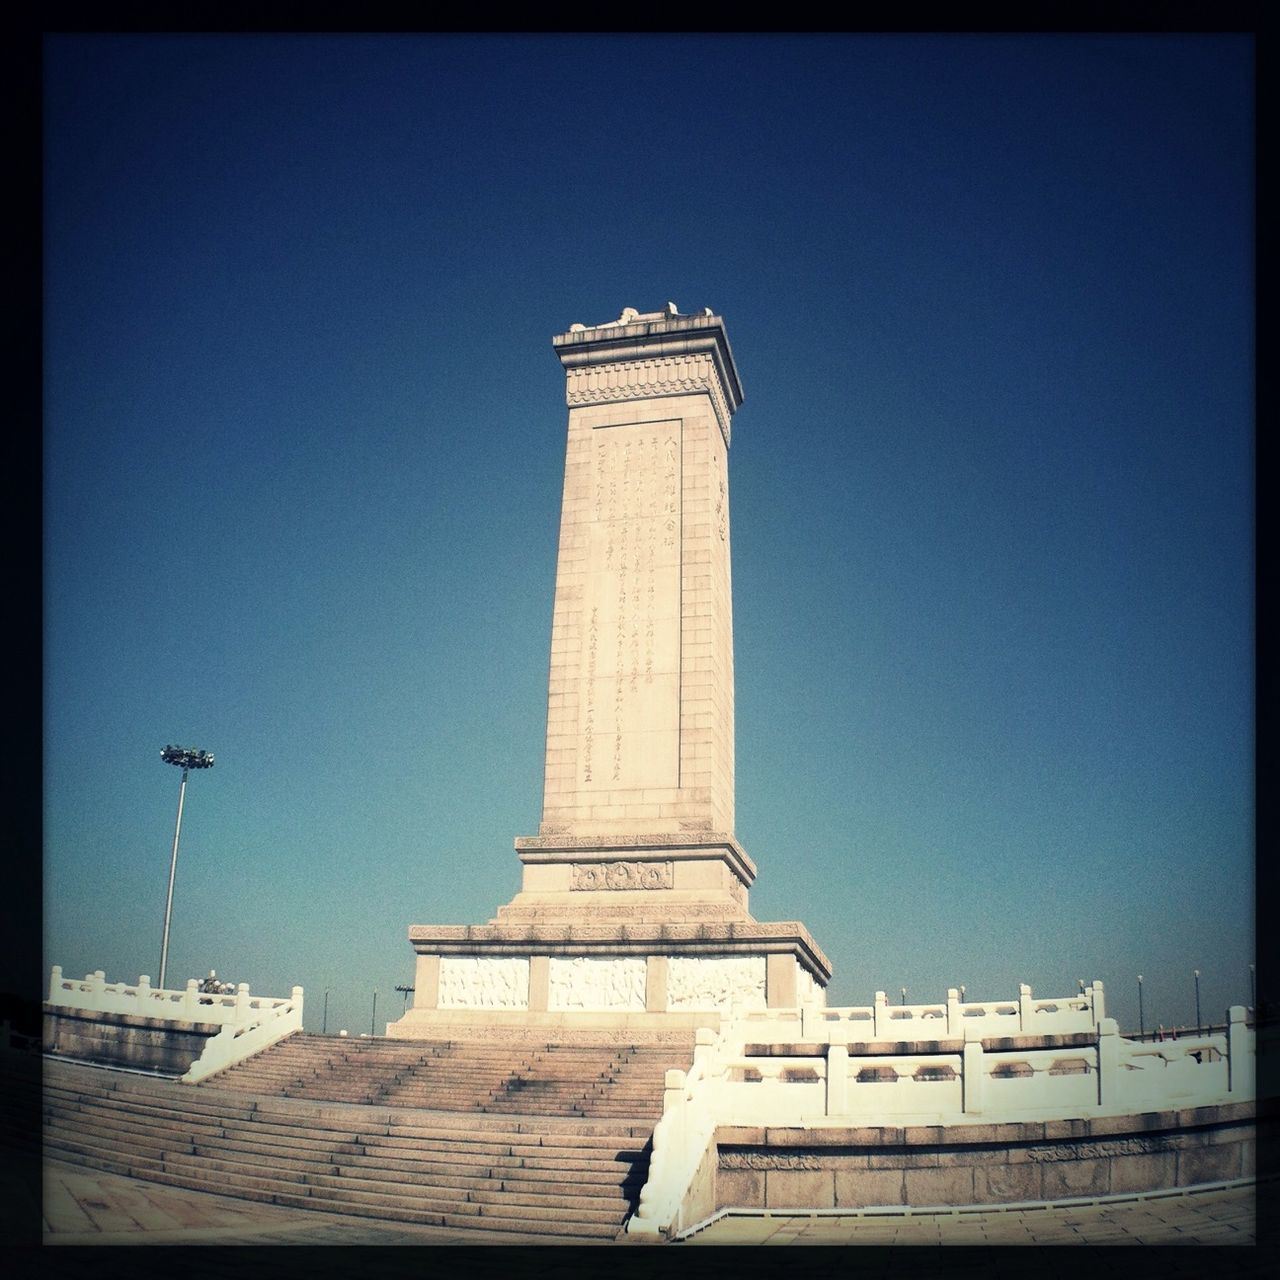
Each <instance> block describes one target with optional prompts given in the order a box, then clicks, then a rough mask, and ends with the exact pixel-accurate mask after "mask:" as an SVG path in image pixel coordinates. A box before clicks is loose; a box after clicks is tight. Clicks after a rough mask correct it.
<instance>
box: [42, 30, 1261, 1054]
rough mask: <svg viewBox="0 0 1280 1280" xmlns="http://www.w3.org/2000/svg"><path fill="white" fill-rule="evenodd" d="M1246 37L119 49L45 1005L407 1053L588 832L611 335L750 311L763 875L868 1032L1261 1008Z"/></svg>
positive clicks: (60, 410) (48, 305)
mask: <svg viewBox="0 0 1280 1280" xmlns="http://www.w3.org/2000/svg"><path fill="white" fill-rule="evenodd" d="M1252 57H1253V51H1252V45H1251V42H1250V41H1249V39H1248V38H1246V37H1171V36H1139V37H1133V36H1128V37H1126V36H1116V37H1099V36H1081V37H1068V36H1043V37H995V36H993V37H978V36H972V37H961V36H949V37H918V36H903V37H889V36H863V37H846V38H841V37H833V36H823V37H820V38H808V37H789V38H788V37H636V36H632V37H571V36H564V37H554V36H543V37H525V38H519V37H511V38H506V37H503V38H483V37H428V36H423V37H399V36H390V37H388V36H336V37H321V36H276V37H273V36H225V37H218V36H190V37H188V36H184V37H176V36H74V37H71V36H66V37H55V38H51V39H49V41H48V42H47V45H46V66H45V74H46V87H45V110H46V117H45V127H46V147H45V175H44V176H45V227H44V230H45V264H44V279H45V371H44V396H45V424H46V435H45V457H44V467H45V481H44V485H45V490H44V498H45V507H44V511H45V517H44V518H45V557H44V571H45V586H44V593H45V637H44V639H45V742H44V752H45V795H44V822H45V852H44V877H45V895H46V901H45V924H44V938H45V950H46V955H45V960H46V965H47V964H51V963H60V964H62V965H63V966H64V968H65V969H66V970H68V971H69V972H71V973H73V974H76V975H79V974H83V973H84V972H86V971H88V970H90V969H94V968H102V969H104V970H106V972H107V974H108V976H109V977H110V978H113V979H118V978H127V979H130V980H132V979H135V978H136V977H137V976H138V974H139V973H148V974H151V975H152V976H153V977H154V976H155V975H156V974H157V972H158V959H159V945H160V933H161V924H162V919H163V908H164V890H165V882H166V876H167V869H168V859H169V846H170V841H171V838H172V830H173V819H174V810H175V806H176V801H177V790H178V771H177V770H176V769H173V768H170V767H167V766H165V765H164V764H162V763H161V760H160V748H161V747H163V746H164V745H165V744H166V743H170V742H173V743H179V744H181V745H184V746H190V747H203V748H205V749H207V750H210V751H213V752H215V753H216V755H217V760H218V763H217V766H216V767H215V768H214V769H213V770H212V771H211V772H207V773H200V774H195V775H193V777H192V780H191V783H190V785H189V787H188V793H187V812H186V816H185V821H184V830H183V840H182V852H181V858H180V862H179V867H178V884H177V893H176V901H175V909H174V921H173V929H174V932H173V942H172V946H171V951H170V978H171V985H172V984H173V983H174V982H177V981H180V980H181V979H184V978H186V977H189V976H199V975H200V974H202V973H203V972H205V971H207V970H208V969H209V968H210V967H215V968H217V969H218V971H219V973H220V974H221V975H222V976H224V977H227V978H231V979H235V980H243V981H248V982H250V983H251V985H252V987H253V988H254V990H257V991H262V992H265V993H284V992H285V991H287V989H288V987H289V986H290V985H291V984H293V983H301V984H302V985H303V986H304V987H305V988H306V989H307V992H308V1001H307V1006H308V1013H307V1025H308V1027H310V1028H313V1029H317V1030H318V1029H319V1026H320V1015H321V1007H322V999H323V992H324V989H325V988H326V987H329V988H331V989H332V994H331V996H330V1021H329V1025H330V1029H331V1030H332V1029H333V1028H334V1027H336V1026H345V1027H348V1028H350V1029H351V1030H352V1031H353V1032H355V1031H359V1030H368V1027H369V1020H370V1012H371V1004H372V991H373V989H374V988H375V987H376V988H377V989H378V990H379V992H380V995H379V1003H378V1021H379V1029H381V1024H382V1022H383V1021H384V1014H395V1013H397V1012H398V1011H399V1009H400V1008H401V1006H402V1004H403V1000H402V997H400V996H399V995H396V994H395V993H394V992H393V990H392V988H393V987H394V985H395V984H397V983H402V984H403V983H408V982H411V981H412V974H413V957H412V951H411V948H410V947H409V944H408V942H407V940H406V930H407V928H408V926H409V925H410V924H415V923H457V924H466V923H483V922H484V921H486V920H488V919H489V918H490V917H491V916H492V915H493V914H494V911H495V909H496V908H497V907H498V906H499V905H500V904H501V903H503V902H505V901H507V900H508V899H509V898H510V897H511V895H512V894H513V893H514V892H515V891H516V889H517V887H518V884H519V865H518V862H517V860H516V857H515V854H514V852H513V849H512V840H513V838H514V837H515V836H518V835H532V834H536V831H537V823H538V819H539V815H540V808H541V783H542V751H543V733H544V726H545V715H546V674H547V660H548V647H549V640H550V624H551V599H552V589H553V584H554V572H555V554H556V536H557V528H558V519H559V501H560V486H561V479H562V467H563V451H564V436H565V424H566V409H565V407H564V400H563V374H562V372H561V370H560V367H559V365H558V363H557V361H556V359H555V356H554V354H553V352H552V350H551V345H550V340H551V336H552V334H554V333H558V332H561V331H563V330H565V329H566V328H567V327H568V325H569V324H570V323H572V322H574V321H581V322H583V323H593V322H599V321H603V320H608V319H612V318H615V317H616V316H617V315H618V313H619V311H620V310H621V309H622V308H623V307H624V306H634V307H637V308H639V309H640V310H653V309H657V308H659V307H661V306H662V305H663V304H665V303H666V302H667V301H668V300H672V301H675V302H676V303H677V305H678V306H679V307H680V309H681V310H683V311H695V310H699V309H701V308H702V307H705V306H709V307H712V308H713V309H714V310H715V311H716V312H718V313H719V314H721V315H723V316H724V317H725V321H726V324H727V327H728V331H729V335H730V339H731V341H732V343H733V348H734V352H735V355H736V357H737V360H738V365H739V369H740V372H741V374H742V379H743V383H744V386H745V390H746V402H745V404H744V406H743V408H742V409H741V410H740V411H739V413H738V415H737V417H736V418H735V420H734V436H733V448H732V452H731V454H730V474H731V483H730V494H731V511H732V544H733V557H734V559H733V575H734V583H733V585H734V608H735V644H736V653H735V658H736V669H737V767H738V775H737V815H738V818H737V820H738V829H737V834H738V837H739V839H740V840H741V841H742V843H743V845H744V846H745V847H746V849H747V850H748V852H749V853H750V854H751V855H752V857H754V859H755V860H756V862H757V863H758V865H759V868H760V876H759V879H758V881H757V883H756V887H755V888H754V889H753V891H752V896H751V904H752V910H753V913H754V914H755V915H756V916H757V918H759V919H766V920H779V919H783V920H785V919H799V920H803V921H804V922H805V923H806V924H807V925H808V926H809V928H810V929H811V931H812V932H813V934H814V936H815V937H816V938H817V940H818V942H819V943H820V945H822V946H823V948H824V949H825V950H826V952H827V954H828V955H829V956H830V958H831V960H832V962H833V964H834V966H835V977H834V979H833V981H832V985H831V988H830V996H831V999H832V1001H833V1002H834V1003H866V1002H869V1001H870V999H871V995H872V992H873V991H875V990H876V989H877V988H883V989H886V990H888V991H890V992H891V993H892V994H893V996H894V997H895V998H896V997H897V996H898V993H899V989H900V988H901V987H902V986H904V985H905V986H906V987H907V988H908V992H909V996H908V998H909V999H911V1000H917V999H919V1000H924V999H930V1000H931V999H937V998H940V997H941V996H942V995H943V993H944V992H945V989H946V988H947V987H948V986H950V985H958V984H960V983H964V984H966V986H967V989H968V991H969V993H970V995H971V997H973V998H980V999H995V998H1003V997H1006V996H1008V995H1010V994H1012V993H1013V992H1014V991H1015V990H1016V984H1017V983H1018V982H1019V981H1020V980H1021V981H1027V982H1030V983H1032V984H1033V986H1034V987H1035V989H1036V991H1037V992H1038V993H1040V994H1045V995H1061V994H1064V993H1067V992H1069V991H1073V990H1074V989H1075V982H1076V979H1077V978H1085V979H1092V978H1100V979H1102V980H1103V981H1105V982H1106V983H1107V985H1108V987H1109V988H1110V992H1111V1007H1112V1011H1113V1012H1114V1013H1116V1014H1117V1015H1118V1016H1119V1017H1120V1018H1121V1020H1122V1022H1123V1023H1124V1024H1126V1025H1128V1024H1130V1023H1133V1024H1136V1021H1137V1007H1136V995H1135V975H1136V974H1138V973H1139V972H1141V973H1143V974H1144V976H1145V978H1146V988H1145V989H1146V1013H1147V1020H1148V1023H1149V1024H1154V1023H1155V1022H1157V1021H1163V1022H1165V1023H1173V1022H1179V1021H1190V1020H1191V1019H1192V1018H1193V1017H1194V1011H1193V1004H1192V997H1193V986H1192V978H1191V971H1192V969H1193V968H1199V969H1201V970H1202V972H1203V975H1204V976H1203V980H1202V982H1203V985H1202V993H1203V1003H1204V1009H1205V1013H1206V1016H1207V1015H1209V1014H1212V1015H1214V1016H1218V1015H1220V1013H1221V1011H1222V1010H1223V1009H1224V1008H1225V1007H1226V1006H1227V1005H1228V1004H1229V1003H1237V1002H1238V1003H1247V1002H1248V999H1249V977H1248V965H1249V963H1250V961H1251V960H1252V959H1253V947H1254V938H1253V851H1254V834H1253V831H1254V824H1253V803H1254V785H1253V697H1254V686H1253V573H1254V559H1253V555H1254V553H1253V522H1254V497H1253V493H1254V490H1253V368H1254V335H1253V237H1254V218H1253V199H1254V188H1253V182H1254V178H1253V172H1254V169H1253V104H1254V91H1253V63H1252Z"/></svg>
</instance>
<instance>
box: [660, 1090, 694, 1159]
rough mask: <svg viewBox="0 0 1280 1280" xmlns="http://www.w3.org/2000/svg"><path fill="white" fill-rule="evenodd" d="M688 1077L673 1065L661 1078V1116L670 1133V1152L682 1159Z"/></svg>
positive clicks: (685, 1127) (686, 1119) (686, 1124)
mask: <svg viewBox="0 0 1280 1280" xmlns="http://www.w3.org/2000/svg"><path fill="white" fill-rule="evenodd" d="M687 1080H688V1077H687V1076H686V1075H685V1073H684V1072H683V1071H681V1070H680V1069H679V1068H678V1067H673V1068H672V1069H671V1070H670V1071H668V1072H667V1074H666V1076H665V1077H664V1078H663V1086H664V1087H663V1090H662V1118H663V1120H664V1121H665V1122H666V1126H667V1129H668V1133H669V1135H670V1137H669V1141H670V1142H671V1147H672V1154H673V1155H675V1156H676V1159H677V1161H683V1159H684V1154H685V1150H684V1149H685V1131H686V1129H687V1128H688V1115H687V1111H688V1108H687V1107H686V1106H685V1097H684V1095H685V1088H686V1084H687Z"/></svg>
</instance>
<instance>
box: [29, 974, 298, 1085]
mask: <svg viewBox="0 0 1280 1280" xmlns="http://www.w3.org/2000/svg"><path fill="white" fill-rule="evenodd" d="M302 994H303V993H302V988H301V987H294V988H293V990H292V992H291V993H290V994H289V995H288V996H287V997H272V996H254V995H251V994H250V992H249V984H248V983H247V982H241V983H239V984H237V986H236V989H235V992H234V994H232V993H231V992H229V991H227V990H224V991H222V992H218V993H214V992H201V991H200V989H199V984H198V983H197V982H196V980H195V979H194V978H192V979H191V980H190V981H189V982H188V983H187V985H186V988H185V990H182V991H170V990H165V989H161V988H156V987H153V986H152V985H151V979H150V978H149V977H147V976H146V975H145V974H144V975H143V976H142V977H140V978H139V979H138V981H137V982H136V983H129V982H108V981H107V980H106V975H105V974H104V973H103V971H102V970H101V969H98V970H95V972H93V973H88V974H85V976H84V978H83V979H78V978H67V977H65V976H64V974H63V972H62V966H61V965H56V964H55V965H54V966H53V968H52V969H51V970H50V973H49V998H48V1000H46V1001H45V1003H44V1036H43V1039H44V1049H45V1052H46V1053H53V1054H59V1055H61V1056H63V1057H69V1058H82V1059H84V1060H85V1061H88V1062H97V1063H101V1064H103V1065H108V1066H127V1067H137V1068H140V1069H143V1070H150V1071H163V1072H166V1073H172V1074H174V1075H181V1076H182V1078H183V1079H184V1080H186V1081H187V1082H188V1083H189V1084H195V1083H197V1082H199V1081H200V1080H205V1079H207V1078H208V1077H209V1076H211V1075H213V1074H214V1073H216V1072H218V1071H223V1070H225V1069H226V1068H227V1067H230V1066H233V1065H234V1064H235V1063H237V1062H240V1061H243V1060H244V1059H245V1058H247V1057H250V1056H251V1055H253V1054H255V1053H259V1052H261V1051H262V1050H263V1049H265V1048H266V1047H267V1046H268V1045H271V1044H274V1043H275V1042H276V1041H277V1040H282V1039H284V1037H285V1036H288V1035H292V1034H293V1033H294V1032H295V1031H301V1030H302Z"/></svg>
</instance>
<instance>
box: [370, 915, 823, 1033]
mask: <svg viewBox="0 0 1280 1280" xmlns="http://www.w3.org/2000/svg"><path fill="white" fill-rule="evenodd" d="M409 938H410V941H411V942H412V944H413V947H414V950H415V951H416V952H417V968H416V973H415V977H414V1005H413V1008H412V1009H410V1010H409V1011H408V1012H407V1013H406V1014H405V1015H404V1017H403V1018H401V1019H399V1020H398V1021H396V1022H393V1023H389V1024H388V1026H387V1035H389V1036H393V1037H402V1038H422V1039H435V1038H440V1037H442V1036H447V1037H448V1038H452V1037H453V1036H454V1035H455V1034H456V1035H468V1034H476V1035H492V1034H494V1033H495V1032H502V1033H505V1031H506V1030H508V1029H510V1030H515V1029H518V1028H530V1029H533V1028H536V1029H537V1030H538V1031H539V1032H540V1033H541V1032H543V1031H555V1032H556V1033H557V1034H559V1033H560V1032H562V1031H570V1030H575V1029H577V1030H584V1031H586V1030H594V1031H604V1030H609V1031H612V1032H615V1033H622V1034H627V1035H632V1034H635V1035H637V1036H643V1038H645V1039H649V1038H650V1037H651V1036H652V1035H653V1034H659V1035H660V1034H661V1033H662V1032H664V1031H672V1032H680V1033H683V1034H684V1035H687V1033H688V1031H689V1030H690V1029H692V1028H695V1027H700V1026H710V1027H718V1026H719V1021H720V1016H721V1015H722V1014H729V1013H730V1012H732V1011H734V1010H737V1011H739V1012H742V1011H747V1010H750V1009H766V1008H784V1007H785V1008H794V1007H795V1006H796V1005H801V1004H814V1003H817V1004H823V1003H825V987H826V984H827V981H828V980H829V978H830V976H831V966H830V964H829V962H828V961H827V958H826V956H825V955H823V953H822V951H821V950H820V949H819V947H818V945H817V943H815V942H814V940H813V938H812V937H811V936H810V935H809V931H808V930H807V929H806V928H805V927H804V925H802V924H800V923H799V922H797V921H783V922H773V923H762V922H760V921H755V920H740V921H734V922H720V921H712V922H705V921H703V922H694V921H677V922H672V923H656V922H654V921H652V920H650V921H633V922H629V923H625V924H623V923H590V924H581V923H565V922H558V923H547V924H543V925H525V924H488V925H474V926H470V925H415V926H414V927H412V928H411V929H410V930H409Z"/></svg>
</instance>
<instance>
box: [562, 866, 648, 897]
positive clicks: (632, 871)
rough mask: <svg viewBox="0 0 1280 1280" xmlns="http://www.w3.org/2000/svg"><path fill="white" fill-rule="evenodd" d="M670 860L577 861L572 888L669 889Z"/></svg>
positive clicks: (574, 867) (591, 889)
mask: <svg viewBox="0 0 1280 1280" xmlns="http://www.w3.org/2000/svg"><path fill="white" fill-rule="evenodd" d="M673 882H674V872H673V867H672V864H671V863H670V862H575V863H574V864H573V875H572V880H571V882H570V885H569V888H570V889H580V890H584V891H593V890H598V889H670V888H671V886H672V884H673Z"/></svg>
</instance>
